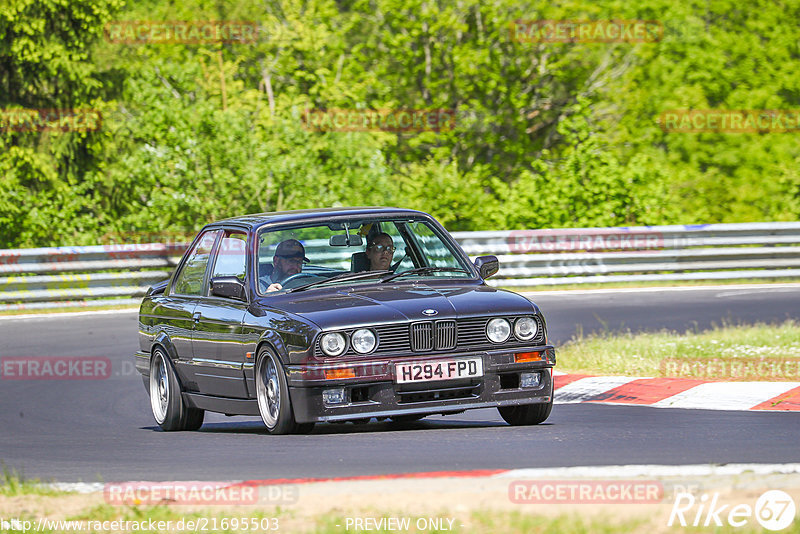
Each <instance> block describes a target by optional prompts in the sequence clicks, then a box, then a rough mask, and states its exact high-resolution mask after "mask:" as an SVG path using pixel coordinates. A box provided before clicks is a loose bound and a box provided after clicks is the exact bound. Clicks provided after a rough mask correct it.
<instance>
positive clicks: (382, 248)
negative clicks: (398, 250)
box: [370, 245, 395, 253]
mask: <svg viewBox="0 0 800 534" xmlns="http://www.w3.org/2000/svg"><path fill="white" fill-rule="evenodd" d="M370 248H374V249H375V250H377V251H378V252H392V253H393V252H394V251H395V248H394V246H392V245H372V247H370Z"/></svg>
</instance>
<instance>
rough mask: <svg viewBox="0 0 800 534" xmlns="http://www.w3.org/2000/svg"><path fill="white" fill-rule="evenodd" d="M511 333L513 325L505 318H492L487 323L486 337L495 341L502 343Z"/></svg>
mask: <svg viewBox="0 0 800 534" xmlns="http://www.w3.org/2000/svg"><path fill="white" fill-rule="evenodd" d="M510 335H511V325H510V324H509V323H508V321H506V320H505V319H500V318H496V319H492V320H491V321H489V324H487V325H486V337H488V338H489V340H490V341H492V342H494V343H502V342H503V341H505V340H506V339H508V336H510Z"/></svg>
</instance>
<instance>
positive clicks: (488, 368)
mask: <svg viewBox="0 0 800 534" xmlns="http://www.w3.org/2000/svg"><path fill="white" fill-rule="evenodd" d="M521 352H526V353H531V352H538V353H540V354H541V358H540V359H538V360H533V361H525V362H519V363H515V360H514V354H515V353H521ZM476 356H479V357H481V359H482V361H483V376H480V377H474V378H462V379H457V380H446V381H431V382H419V383H412V384H398V383H397V382H396V376H395V364H397V363H408V362H415V363H416V362H420V363H422V362H426V361H437V360H447V359H456V360H458V359H460V358H469V357H473V358H474V357H476ZM554 364H555V349H554V348H553V347H552V346H551V345H546V346H540V347H531V348H525V349H516V350H514V351H508V350H505V351H483V352H480V351H479V352H470V353H459V354H449V355H448V354H439V355H436V356H418V355H417V356H414V357H410V358H409V357H397V358H383V359H380V360H378V359H376V360H366V361H364V360H362V361H358V362H355V361H350V362H342V363H338V364H329V365H325V366H319V365H315V366H311V365H308V366H304V365H293V366H287V378H288V382H289V392H290V396H291V399H292V406H293V408H294V416H295V420H296V421H297V422H298V423H310V422H324V421H329V422H334V421H346V420H350V419H359V418H368V417H392V416H400V415H412V414H437V413H454V412H460V411H463V410H468V409H474V408H490V407H497V406H514V405H524V404H537V403H548V402H552V398H553V373H552V370H553V365H554ZM342 369H352V372H351V373H350V374H352V375H354V376H352V377H350V378H340V379H333V380H331V379H327V378H325V371H326V370H342ZM523 372H533V373H536V372H538V373H540V380H539V384H538V386H535V387H524V388H522V387H520V378H519V377H520V374H521V373H523ZM340 387H341V388H344V389H345V391H346V399H347V400H346V402H344V403H341V404H336V405H328V404H326V403H325V402H324V400H323V395H322V392H323V391H324V390H326V389H331V388H340Z"/></svg>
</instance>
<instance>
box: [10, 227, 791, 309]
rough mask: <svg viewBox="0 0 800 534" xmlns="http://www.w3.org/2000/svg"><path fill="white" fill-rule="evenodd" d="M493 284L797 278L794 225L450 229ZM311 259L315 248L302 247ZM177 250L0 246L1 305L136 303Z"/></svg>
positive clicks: (139, 246)
mask: <svg viewBox="0 0 800 534" xmlns="http://www.w3.org/2000/svg"><path fill="white" fill-rule="evenodd" d="M452 235H453V237H455V239H456V240H458V242H459V243H460V244H461V247H462V248H463V249H464V251H465V252H466V253H467V254H469V255H470V256H472V257H475V256H481V255H486V254H494V255H496V256H497V257H498V259H499V260H500V271H499V273H498V274H497V275H496V276H495V277H493V278H491V279H490V280H489V283H490V284H492V285H494V286H503V287H530V286H545V285H549V286H558V285H564V284H584V283H605V282H626V281H645V280H648V281H649V280H656V281H667V282H668V281H675V280H726V279H740V278H776V277H781V278H784V277H786V278H795V277H797V278H800V222H793V223H747V224H708V225H690V226H677V225H675V226H642V227H624V228H570V229H554V230H511V231H501V232H454V233H453V234H452ZM307 245H308V247H307V248H308V252H309V253H311V254H313V248H314V245H315V244H314V243H308V244H307ZM186 246H187V245H186V244H185V243H184V244H163V243H150V244H135V245H133V244H131V245H125V244H123V245H94V246H85V247H55V248H36V249H8V250H0V309H40V308H53V307H63V306H66V305H69V306H76V305H79V306H87V307H89V306H102V305H107V304H130V305H135V304H138V303H139V299H140V297H141V295H142V294H144V292H145V291H146V290H147V288H148V287H149V286H150V285H151V284H152V283H154V282H157V281H159V280H163V279H164V278H167V277H168V276H169V275H170V273H171V272H172V269H173V268H174V266H175V265H176V264H177V262H178V261H179V259H180V256H181V255H182V254H183V252H184V251H185V249H186Z"/></svg>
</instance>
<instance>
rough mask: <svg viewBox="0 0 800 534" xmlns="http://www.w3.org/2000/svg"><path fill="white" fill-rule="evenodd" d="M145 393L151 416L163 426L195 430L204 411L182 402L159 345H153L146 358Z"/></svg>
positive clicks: (165, 428) (175, 378)
mask: <svg viewBox="0 0 800 534" xmlns="http://www.w3.org/2000/svg"><path fill="white" fill-rule="evenodd" d="M149 393H150V407H151V409H152V411H153V417H154V418H155V420H156V423H158V426H160V427H161V428H162V429H163V430H166V431H174V430H197V429H198V428H200V427H201V426H202V425H203V418H204V416H205V412H204V411H203V410H199V409H197V408H189V407H188V406H186V403H184V402H183V397H182V396H181V386H180V383H178V377H177V376H176V375H175V370H174V369H173V368H172V363H170V361H169V358H167V355H166V354H165V353H164V350H163V349H162V348H161V347H156V348H154V349H153V357H152V358H151V360H150V383H149Z"/></svg>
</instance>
